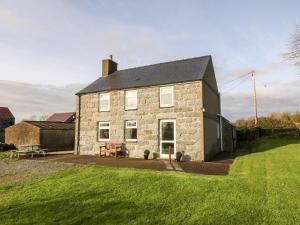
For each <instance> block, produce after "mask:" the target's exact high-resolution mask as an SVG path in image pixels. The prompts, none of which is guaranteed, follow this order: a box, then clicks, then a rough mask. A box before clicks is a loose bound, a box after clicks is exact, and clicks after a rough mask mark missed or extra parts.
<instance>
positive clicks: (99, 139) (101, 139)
mask: <svg viewBox="0 0 300 225" xmlns="http://www.w3.org/2000/svg"><path fill="white" fill-rule="evenodd" d="M101 123H108V125H109V126H108V130H109V131H108V136H109V138H107V139H104V138H100V124H101ZM101 130H107V128H103V129H101ZM98 141H110V122H107V121H101V122H100V121H99V122H98Z"/></svg>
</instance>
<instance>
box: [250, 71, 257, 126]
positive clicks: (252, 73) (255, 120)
mask: <svg viewBox="0 0 300 225" xmlns="http://www.w3.org/2000/svg"><path fill="white" fill-rule="evenodd" d="M251 76H252V77H253V107H254V124H255V126H257V120H258V119H257V102H256V81H255V71H254V70H252V71H251Z"/></svg>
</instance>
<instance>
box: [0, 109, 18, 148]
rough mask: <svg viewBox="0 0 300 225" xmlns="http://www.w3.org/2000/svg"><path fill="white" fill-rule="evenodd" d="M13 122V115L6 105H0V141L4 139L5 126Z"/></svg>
mask: <svg viewBox="0 0 300 225" xmlns="http://www.w3.org/2000/svg"><path fill="white" fill-rule="evenodd" d="M14 124H15V117H14V115H13V114H12V113H11V111H10V110H9V108H7V107H0V143H1V142H2V143H3V142H4V141H5V128H7V127H9V126H11V125H14Z"/></svg>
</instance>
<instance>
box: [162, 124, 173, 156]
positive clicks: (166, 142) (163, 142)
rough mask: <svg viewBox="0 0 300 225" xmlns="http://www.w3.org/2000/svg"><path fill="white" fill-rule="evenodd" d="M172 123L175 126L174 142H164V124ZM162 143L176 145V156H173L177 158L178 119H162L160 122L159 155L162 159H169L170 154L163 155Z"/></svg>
mask: <svg viewBox="0 0 300 225" xmlns="http://www.w3.org/2000/svg"><path fill="white" fill-rule="evenodd" d="M163 122H172V123H173V124H174V140H173V141H163V140H162V123H163ZM162 143H174V154H171V156H172V158H175V157H176V119H160V120H159V155H160V158H168V157H169V154H163V153H162Z"/></svg>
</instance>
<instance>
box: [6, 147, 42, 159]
mask: <svg viewBox="0 0 300 225" xmlns="http://www.w3.org/2000/svg"><path fill="white" fill-rule="evenodd" d="M34 154H38V155H40V154H43V156H46V154H47V149H41V145H40V144H30V145H19V149H15V150H11V154H10V158H13V157H14V156H17V157H18V159H19V158H20V155H30V156H31V158H33V155H34Z"/></svg>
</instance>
